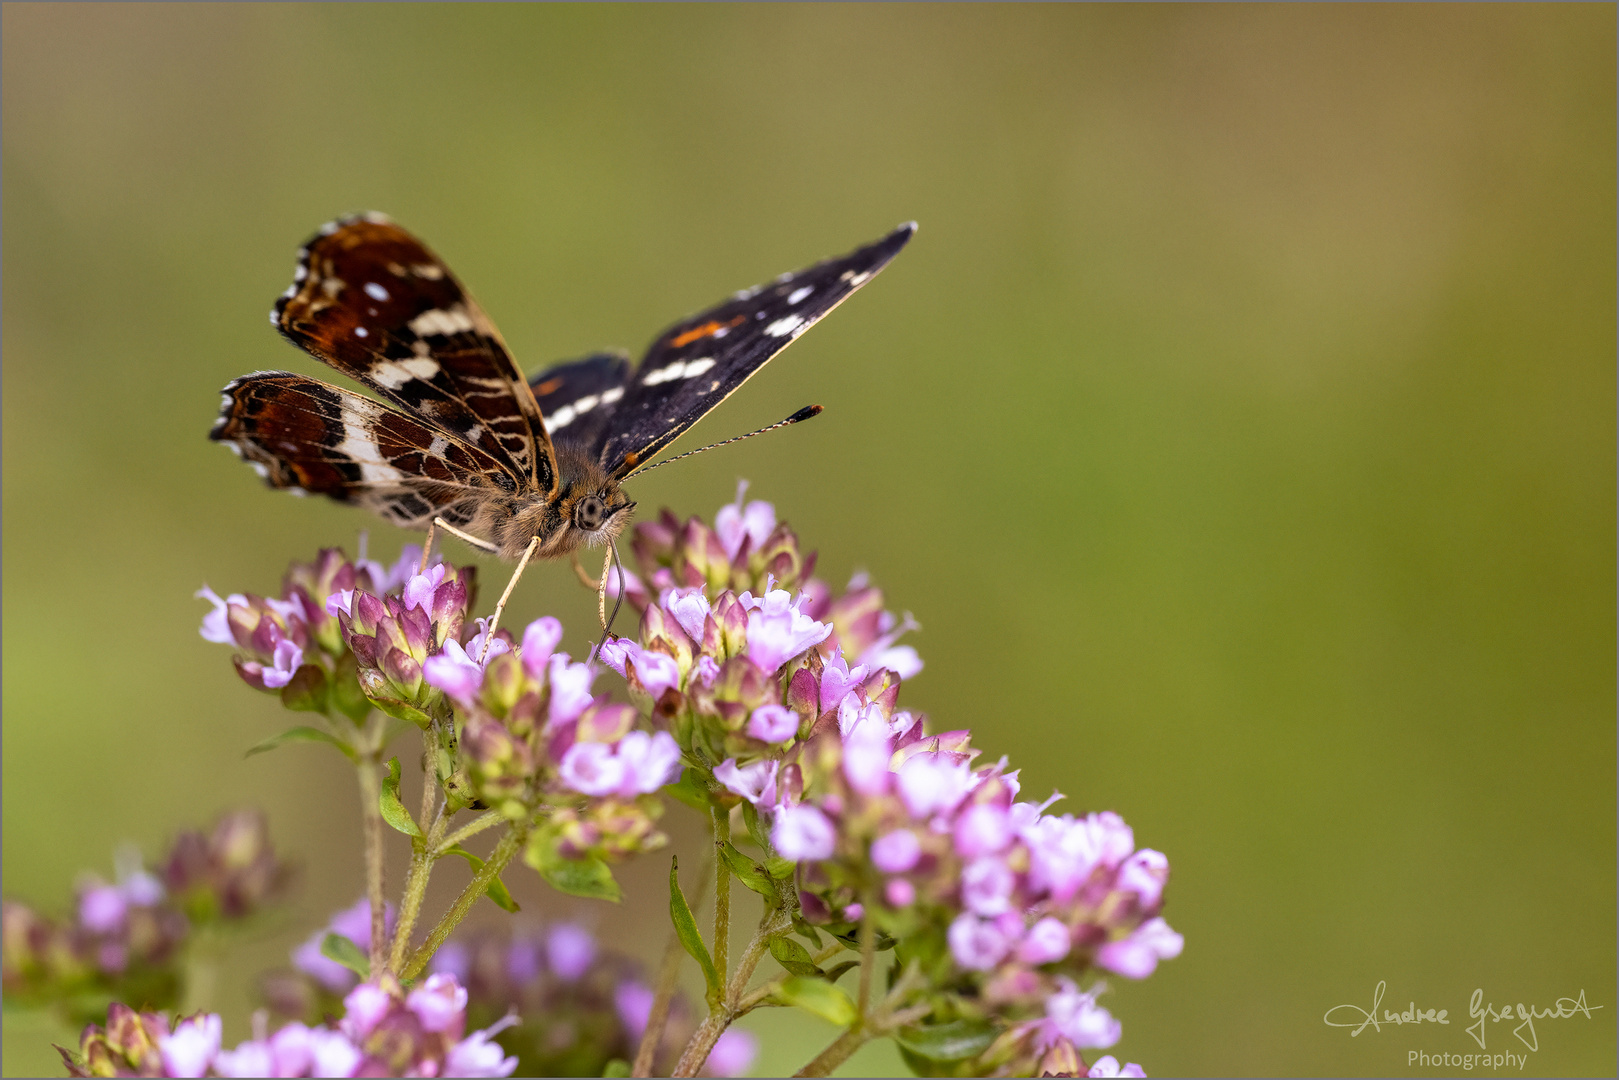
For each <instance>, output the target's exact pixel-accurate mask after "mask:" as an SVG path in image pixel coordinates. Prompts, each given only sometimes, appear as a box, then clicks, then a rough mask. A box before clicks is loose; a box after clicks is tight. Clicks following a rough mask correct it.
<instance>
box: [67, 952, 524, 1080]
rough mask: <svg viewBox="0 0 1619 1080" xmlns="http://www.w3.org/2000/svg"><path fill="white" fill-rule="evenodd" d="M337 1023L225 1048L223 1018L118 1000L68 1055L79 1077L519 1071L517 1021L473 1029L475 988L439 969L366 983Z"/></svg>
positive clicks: (295, 1027)
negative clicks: (504, 1037) (498, 1038)
mask: <svg viewBox="0 0 1619 1080" xmlns="http://www.w3.org/2000/svg"><path fill="white" fill-rule="evenodd" d="M343 1007H344V1016H343V1019H342V1020H340V1021H339V1022H338V1023H337V1024H336V1025H335V1026H333V1027H328V1026H326V1025H324V1024H322V1025H318V1026H315V1027H310V1026H307V1025H305V1024H302V1023H298V1022H293V1023H289V1024H287V1025H285V1026H283V1027H282V1028H280V1029H279V1030H277V1031H276V1032H274V1033H273V1034H270V1033H264V1034H260V1035H258V1036H256V1037H255V1038H252V1039H249V1040H248V1041H246V1042H243V1043H240V1044H238V1045H237V1046H236V1047H235V1048H234V1049H225V1048H224V1047H223V1045H222V1043H221V1036H222V1033H223V1024H222V1022H221V1020H220V1017H219V1016H218V1014H214V1013H198V1014H196V1015H194V1016H189V1017H185V1018H184V1019H180V1020H178V1021H177V1022H175V1023H174V1024H172V1025H171V1024H170V1023H169V1021H168V1019H167V1018H166V1017H164V1016H162V1015H160V1014H157V1013H149V1012H142V1013H137V1012H135V1011H134V1010H133V1009H130V1008H129V1007H128V1006H125V1005H121V1004H117V1003H115V1004H114V1005H113V1006H112V1007H111V1008H110V1009H109V1010H108V1012H107V1025H106V1027H105V1028H104V1029H103V1028H101V1027H97V1026H95V1025H92V1026H91V1027H89V1028H88V1029H86V1031H85V1032H84V1034H83V1036H82V1037H81V1038H80V1041H79V1050H78V1052H77V1053H72V1052H70V1051H67V1050H63V1051H62V1057H63V1059H64V1061H65V1062H66V1064H67V1067H68V1072H69V1074H70V1075H73V1076H113V1075H124V1076H127V1075H138V1076H174V1077H182V1076H183V1077H192V1076H510V1075H511V1074H512V1071H513V1070H514V1069H515V1068H516V1067H517V1059H516V1058H514V1057H508V1056H506V1054H505V1052H504V1051H503V1050H502V1049H501V1048H500V1046H499V1045H498V1044H497V1043H495V1042H494V1036H495V1035H497V1034H498V1033H499V1032H500V1031H501V1030H502V1029H504V1028H505V1027H508V1026H510V1025H511V1024H513V1023H516V1018H515V1017H508V1018H507V1019H505V1020H503V1021H501V1022H499V1023H496V1024H494V1025H492V1026H490V1027H488V1028H484V1029H482V1030H479V1031H474V1032H472V1033H471V1034H467V1033H466V1009H467V992H466V991H465V990H464V989H462V987H461V986H460V984H459V983H457V982H456V979H455V977H454V976H453V975H445V974H438V975H431V976H429V977H428V978H427V979H425V980H423V982H422V983H421V985H420V986H417V987H415V988H414V989H412V990H410V991H409V992H406V991H405V990H404V989H403V988H402V987H401V986H400V985H399V984H398V983H397V982H395V981H394V980H392V979H391V978H388V977H384V979H383V980H382V981H381V982H370V983H361V984H360V985H359V986H356V987H355V988H354V989H353V990H352V991H350V992H349V994H348V996H347V997H345V998H344V999H343Z"/></svg>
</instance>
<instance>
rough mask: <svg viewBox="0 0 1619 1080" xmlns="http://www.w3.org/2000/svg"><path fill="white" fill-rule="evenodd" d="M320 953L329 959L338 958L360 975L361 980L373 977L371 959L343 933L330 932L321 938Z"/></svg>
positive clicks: (338, 960) (339, 961)
mask: <svg viewBox="0 0 1619 1080" xmlns="http://www.w3.org/2000/svg"><path fill="white" fill-rule="evenodd" d="M320 954H321V955H322V956H324V957H325V958H326V959H328V960H336V961H337V962H338V963H339V964H342V965H343V966H344V967H346V968H348V969H349V970H350V971H352V972H354V974H356V975H358V976H359V977H360V981H361V982H364V981H365V980H367V979H369V978H370V977H371V960H370V958H368V957H367V956H366V955H365V953H363V952H361V951H360V947H359V946H358V945H356V944H354V942H352V941H350V940H349V939H348V938H346V937H344V936H343V935H342V934H337V933H332V932H328V933H327V935H326V936H325V937H323V938H321V939H320Z"/></svg>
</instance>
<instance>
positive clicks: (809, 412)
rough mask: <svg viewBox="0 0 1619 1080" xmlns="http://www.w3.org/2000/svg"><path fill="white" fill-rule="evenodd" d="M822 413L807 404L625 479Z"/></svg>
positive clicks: (677, 455) (661, 462) (819, 407)
mask: <svg viewBox="0 0 1619 1080" xmlns="http://www.w3.org/2000/svg"><path fill="white" fill-rule="evenodd" d="M820 415H821V406H819V405H806V406H804V407H803V408H802V409H799V410H798V411H797V412H795V413H793V415H791V416H789V417H788V418H787V419H785V420H778V421H776V422H775V423H774V424H771V425H769V426H768V427H762V428H760V429H759V430H758V431H750V432H748V433H747V434H746V435H733V436H731V437H730V438H729V439H723V440H721V441H720V442H717V443H709V444H708V445H707V446H699V447H698V448H697V449H695V450H687V451H686V452H685V453H684V454H676V455H675V456H674V457H671V458H664V459H663V460H662V461H655V462H653V463H652V464H651V465H648V466H647V467H646V468H644V469H637V470H636V471H635V472H633V473H631V474H628V475H626V476H625V479H626V480H627V479H629V476H632V475H633V476H640V475H641V474H642V473H649V472H651V471H652V470H653V469H656V468H658V467H659V466H660V465H667V464H669V463H670V462H671V461H679V460H680V459H681V458H689V457H691V456H692V455H693V454H701V453H703V452H704V451H707V450H713V449H715V448H717V447H721V446H729V445H731V444H732V443H734V442H741V441H742V440H743V439H751V438H753V437H754V436H755V435H763V434H764V433H765V432H767V431H775V430H776V429H777V428H779V427H787V426H788V425H789V424H797V423H801V422H802V421H805V420H808V419H809V418H810V417H812V416H820Z"/></svg>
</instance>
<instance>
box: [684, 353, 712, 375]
mask: <svg viewBox="0 0 1619 1080" xmlns="http://www.w3.org/2000/svg"><path fill="white" fill-rule="evenodd" d="M713 366H714V358H713V357H712V356H700V357H698V358H697V359H696V360H687V361H686V372H685V377H686V378H688V379H695V378H696V377H697V376H699V375H701V374H702V373H703V372H705V371H707V370H708V369H709V368H711V367H713Z"/></svg>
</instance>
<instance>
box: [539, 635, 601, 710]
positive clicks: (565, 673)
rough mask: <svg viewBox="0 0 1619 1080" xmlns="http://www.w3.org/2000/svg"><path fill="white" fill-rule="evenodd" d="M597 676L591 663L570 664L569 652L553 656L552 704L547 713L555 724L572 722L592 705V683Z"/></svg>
mask: <svg viewBox="0 0 1619 1080" xmlns="http://www.w3.org/2000/svg"><path fill="white" fill-rule="evenodd" d="M595 678H596V673H595V672H594V671H592V670H591V668H590V665H588V664H570V663H569V662H568V654H567V653H557V654H556V655H555V656H553V657H551V665H550V670H549V680H550V684H551V705H550V710H549V712H548V714H547V715H548V719H549V720H550V722H551V723H552V724H553V725H556V724H571V723H573V722H574V721H575V720H577V719H579V714H580V713H582V712H584V711H585V710H586V709H587V708H589V707H590V703H591V700H592V698H591V693H590V684H591V683H592V682H594V681H595Z"/></svg>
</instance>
